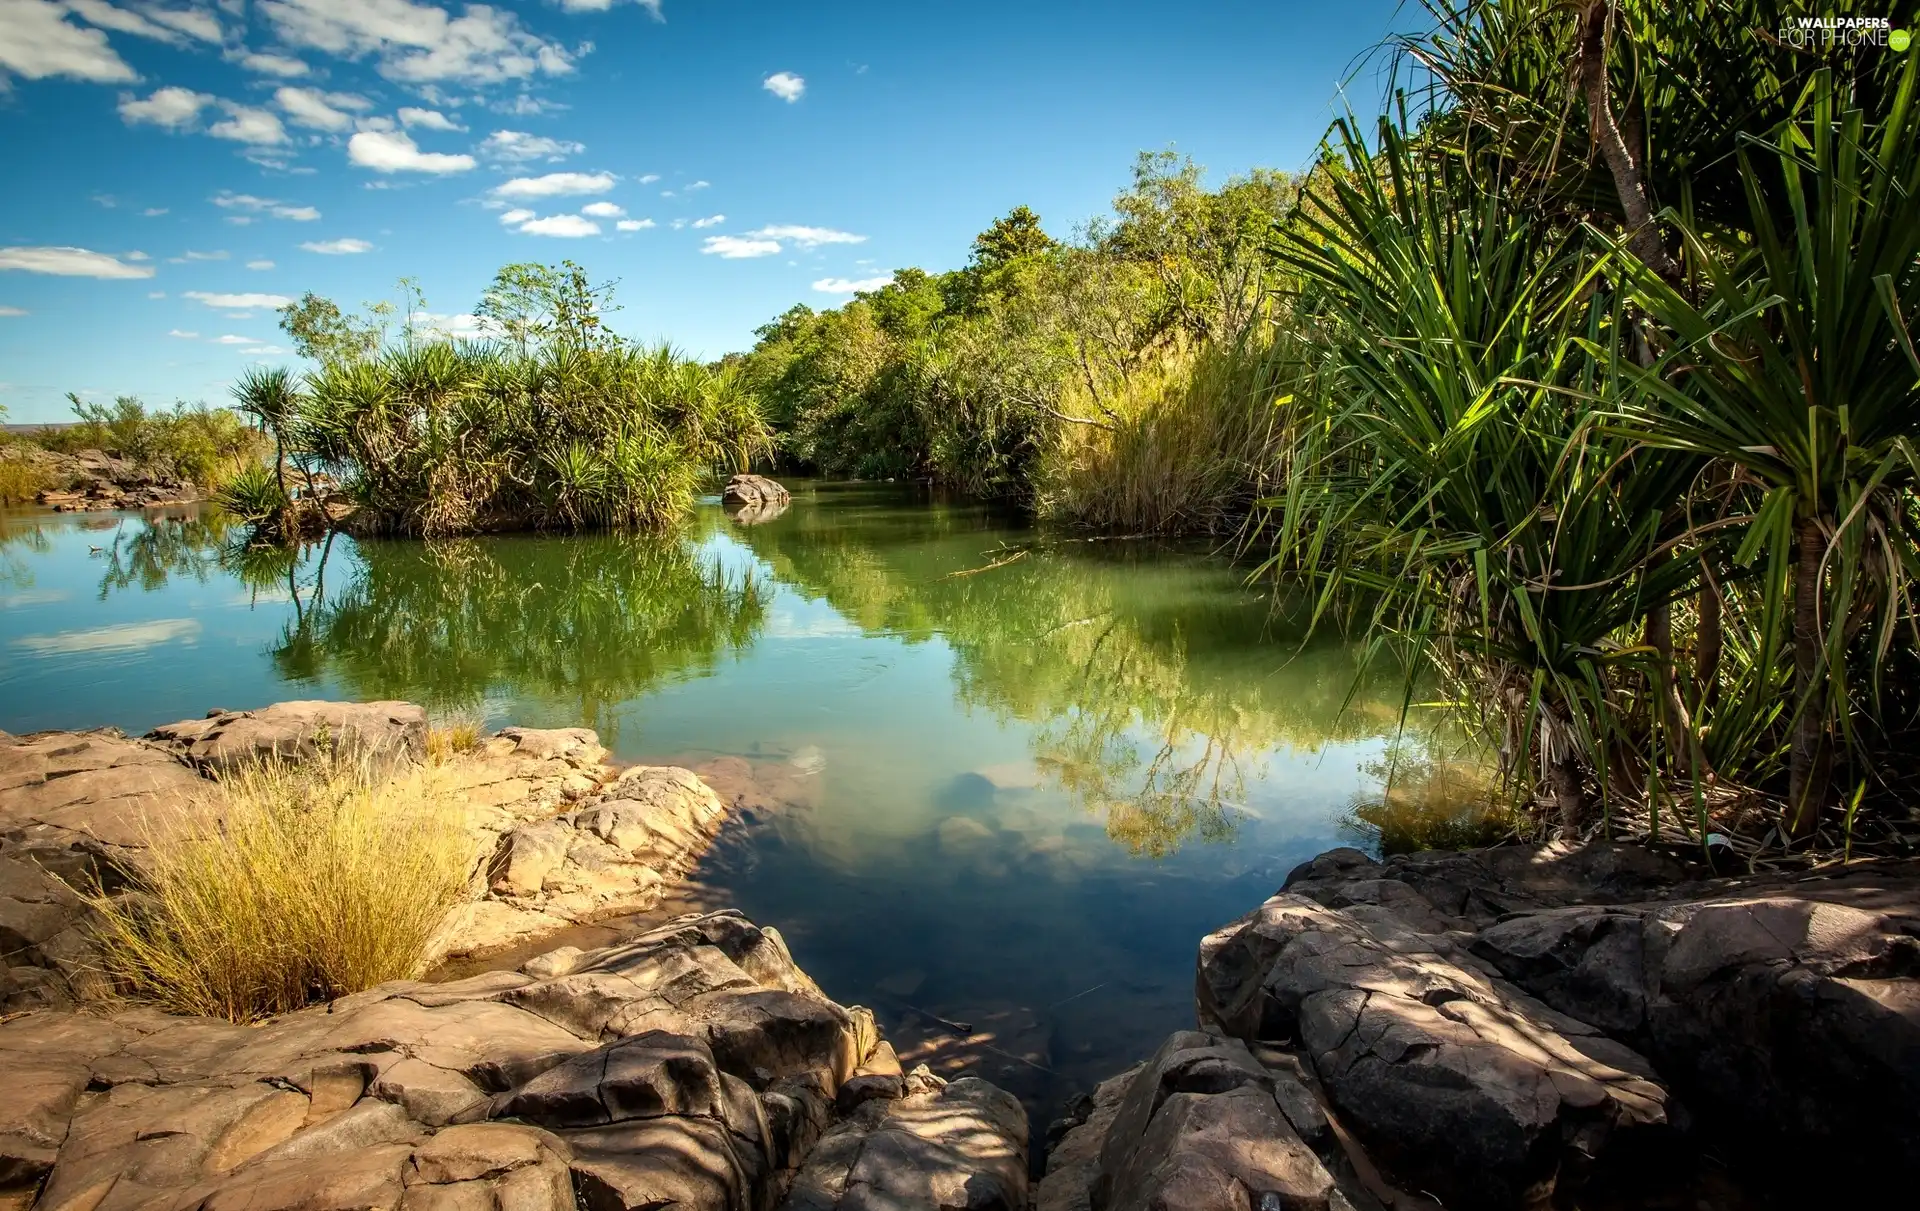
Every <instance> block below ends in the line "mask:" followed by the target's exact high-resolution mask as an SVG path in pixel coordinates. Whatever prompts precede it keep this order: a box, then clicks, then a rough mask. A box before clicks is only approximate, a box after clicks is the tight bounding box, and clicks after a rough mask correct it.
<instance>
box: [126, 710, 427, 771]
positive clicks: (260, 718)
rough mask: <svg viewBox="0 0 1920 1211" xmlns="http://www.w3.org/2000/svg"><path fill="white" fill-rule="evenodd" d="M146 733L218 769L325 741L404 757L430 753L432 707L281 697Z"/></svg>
mask: <svg viewBox="0 0 1920 1211" xmlns="http://www.w3.org/2000/svg"><path fill="white" fill-rule="evenodd" d="M147 739H149V740H151V741H153V742H155V743H157V744H160V745H164V746H165V747H167V748H169V749H171V750H172V751H173V752H175V753H177V754H178V755H179V756H180V757H182V758H183V759H185V760H187V761H189V762H192V763H193V764H194V765H196V766H199V767H200V768H202V769H206V770H209V771H212V772H215V773H219V772H223V771H226V770H231V769H233V768H235V767H236V766H239V765H244V764H247V763H249V762H256V761H263V760H269V759H278V760H282V761H306V760H310V759H312V758H313V756H314V755H315V754H316V753H318V752H319V751H320V749H321V747H322V746H331V747H332V748H333V749H334V750H335V751H337V752H339V753H342V754H344V755H347V756H350V757H354V758H363V759H366V760H369V761H373V762H376V763H386V764H398V763H404V762H407V761H417V760H419V758H420V757H421V756H422V755H424V754H425V752H426V747H427V712H426V710H425V709H424V708H422V707H419V706H416V705H414V704H413V703H411V702H325V701H318V700H314V701H300V702H276V703H274V704H273V705H272V706H266V707H261V708H260V709H259V710H252V711H215V712H213V713H211V714H209V715H208V716H207V717H206V718H204V719H183V720H181V721H180V722H178V723H168V724H163V725H161V726H160V727H157V728H155V729H153V731H151V732H148V733H147Z"/></svg>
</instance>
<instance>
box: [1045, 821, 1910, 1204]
mask: <svg viewBox="0 0 1920 1211" xmlns="http://www.w3.org/2000/svg"><path fill="white" fill-rule="evenodd" d="M1685 876H1686V871H1685V870H1683V869H1682V868H1681V867H1680V866H1679V865H1678V864H1676V863H1674V862H1672V861H1670V860H1667V859H1664V858H1661V857H1659V856H1657V855H1653V854H1649V853H1647V852H1646V851H1644V850H1639V849H1633V848H1629V847H1619V846H1607V845H1600V846H1591V847H1587V848H1584V849H1572V848H1564V847H1558V846H1549V847H1541V848H1528V847H1511V848H1502V849H1495V850H1487V851H1479V852H1473V853H1459V854H1419V855H1413V856H1411V857H1404V858H1396V859H1393V860H1391V861H1388V862H1385V863H1379V862H1375V861H1373V860H1371V859H1369V858H1367V857H1366V856H1365V855H1364V854H1361V853H1359V852H1358V851H1356V850H1350V849H1345V850H1334V851H1332V852H1330V853H1326V854H1322V855H1321V856H1320V857H1318V858H1316V859H1315V860H1314V861H1312V862H1310V863H1308V864H1306V865H1304V866H1302V867H1300V868H1299V869H1298V870H1296V871H1294V872H1293V874H1292V875H1290V876H1289V878H1288V880H1287V884H1286V887H1285V888H1283V889H1282V891H1281V892H1280V894H1278V895H1276V896H1274V897H1273V898H1272V899H1270V900H1268V901H1267V902H1266V903H1265V904H1263V905H1261V906H1260V907H1259V909H1257V910H1256V911H1255V912H1253V913H1251V914H1249V915H1248V916H1246V917H1243V918H1241V919H1240V920H1238V921H1235V922H1233V923H1232V924H1230V925H1228V926H1226V927H1224V928H1222V929H1220V930H1219V931H1217V932H1215V933H1214V934H1212V935H1210V936H1209V937H1207V938H1206V939H1205V940H1204V941H1203V942H1202V943H1201V946H1200V957H1199V965H1198V972H1197V978H1196V986H1195V992H1196V999H1197V1013H1198V1019H1199V1023H1200V1025H1201V1027H1202V1029H1203V1031H1204V1032H1205V1033H1202V1034H1190V1035H1175V1036H1173V1037H1172V1038H1171V1039H1169V1040H1168V1041H1167V1043H1166V1044H1165V1045H1163V1046H1162V1048H1161V1050H1160V1052H1159V1053H1158V1054H1156V1055H1155V1056H1154V1058H1153V1059H1152V1060H1150V1061H1149V1062H1148V1063H1147V1065H1146V1066H1145V1067H1144V1068H1143V1069H1142V1070H1140V1072H1139V1073H1137V1074H1134V1075H1130V1076H1126V1077H1123V1078H1116V1079H1115V1080H1114V1081H1110V1082H1108V1083H1107V1084H1105V1085H1103V1086H1101V1088H1100V1090H1099V1091H1098V1092H1097V1094H1096V1095H1095V1097H1094V1098H1093V1099H1091V1100H1090V1101H1088V1102H1086V1103H1084V1104H1083V1105H1082V1106H1081V1107H1079V1109H1078V1112H1077V1114H1076V1115H1075V1116H1073V1117H1072V1118H1071V1119H1070V1120H1069V1121H1068V1122H1065V1123H1062V1124H1060V1125H1059V1127H1061V1128H1063V1129H1064V1134H1063V1136H1062V1137H1061V1139H1060V1141H1059V1143H1058V1144H1057V1145H1056V1146H1055V1148H1054V1149H1053V1151H1052V1153H1051V1154H1050V1158H1049V1168H1048V1175H1047V1178H1046V1180H1045V1181H1044V1182H1043V1183H1042V1185H1041V1188H1040V1193H1039V1198H1038V1202H1037V1205H1038V1206H1039V1207H1040V1208H1043V1209H1045V1211H1066V1209H1068V1208H1073V1209H1076V1211H1077V1209H1078V1208H1083V1207H1084V1208H1089V1209H1093V1211H1098V1209H1099V1208H1105V1207H1120V1206H1127V1207H1132V1206H1136V1205H1138V1206H1165V1207H1173V1206H1179V1207H1185V1208H1192V1209H1194V1211H1211V1209H1213V1208H1222V1209H1224V1208H1245V1207H1249V1206H1252V1207H1259V1206H1262V1205H1264V1204H1263V1203H1262V1201H1261V1200H1262V1198H1263V1197H1265V1195H1266V1194H1267V1193H1269V1192H1273V1193H1275V1195H1276V1197H1278V1198H1279V1199H1280V1202H1279V1203H1278V1204H1276V1205H1279V1206H1283V1207H1292V1206H1296V1205H1298V1206H1318V1205H1321V1204H1320V1203H1318V1202H1316V1201H1314V1200H1315V1199H1318V1198H1320V1197H1321V1195H1320V1194H1318V1193H1316V1192H1315V1191H1316V1189H1317V1187H1314V1186H1312V1185H1311V1183H1308V1184H1307V1185H1304V1186H1303V1185H1302V1184H1301V1178H1300V1175H1301V1174H1302V1173H1307V1174H1311V1173H1312V1166H1311V1165H1308V1164H1306V1162H1305V1157H1304V1156H1303V1155H1302V1154H1301V1152H1300V1146H1301V1145H1305V1146H1306V1147H1307V1149H1308V1150H1309V1151H1310V1152H1311V1154H1312V1155H1314V1156H1315V1157H1317V1158H1318V1160H1319V1162H1320V1163H1321V1164H1322V1165H1323V1166H1324V1168H1325V1169H1326V1171H1327V1173H1328V1174H1329V1176H1330V1178H1331V1188H1330V1189H1329V1190H1328V1192H1327V1193H1326V1194H1325V1196H1324V1197H1325V1198H1326V1200H1327V1204H1326V1205H1330V1206H1339V1205H1341V1204H1342V1202H1343V1201H1350V1202H1352V1203H1353V1204H1355V1205H1368V1203H1369V1200H1370V1201H1371V1202H1372V1203H1373V1204H1376V1205H1389V1206H1397V1205H1407V1206H1412V1205H1419V1201H1418V1200H1417V1199H1414V1198H1413V1196H1411V1195H1409V1194H1406V1193H1404V1192H1405V1191H1427V1192H1431V1193H1432V1194H1433V1195H1435V1196H1437V1197H1439V1198H1440V1199H1441V1200H1442V1201H1443V1203H1444V1204H1445V1205H1446V1206H1448V1207H1459V1208H1478V1207H1485V1208H1521V1207H1532V1206H1543V1205H1545V1204H1546V1203H1547V1202H1548V1201H1549V1200H1559V1199H1563V1198H1566V1197H1572V1198H1576V1199H1577V1198H1579V1197H1581V1195H1580V1193H1579V1191H1580V1190H1581V1189H1583V1188H1585V1189H1593V1190H1599V1191H1605V1192H1608V1194H1609V1195H1610V1196H1611V1197H1615V1198H1622V1199H1624V1200H1625V1201H1626V1202H1627V1203H1628V1204H1632V1203H1633V1202H1635V1201H1636V1200H1638V1199H1640V1198H1643V1197H1644V1196H1645V1194H1646V1193H1647V1192H1648V1191H1650V1190H1659V1189H1662V1188H1663V1187H1670V1184H1671V1183H1673V1182H1676V1181H1680V1182H1684V1181H1685V1180H1687V1179H1686V1165H1687V1162H1688V1161H1689V1159H1690V1158H1692V1157H1694V1156H1696V1155H1697V1154H1698V1153H1699V1151H1700V1150H1701V1149H1702V1148H1703V1147H1707V1146H1709V1145H1711V1146H1712V1147H1713V1148H1715V1149H1716V1150H1719V1151H1720V1152H1721V1153H1722V1154H1723V1155H1729V1156H1732V1157H1735V1158H1737V1159H1738V1160H1739V1161H1740V1163H1741V1164H1742V1165H1743V1166H1744V1167H1746V1169H1747V1171H1749V1172H1758V1173H1760V1174H1763V1175H1765V1176H1764V1177H1763V1179H1762V1180H1763V1182H1764V1183H1765V1184H1768V1185H1776V1184H1779V1185H1782V1188H1783V1189H1784V1188H1786V1186H1785V1183H1790V1182H1791V1181H1793V1180H1799V1181H1803V1182H1807V1181H1811V1182H1816V1183H1818V1187H1819V1195H1820V1197H1821V1198H1823V1199H1825V1198H1831V1197H1834V1196H1835V1194H1836V1191H1838V1190H1851V1189H1853V1188H1854V1187H1857V1188H1858V1189H1859V1190H1860V1191H1862V1192H1865V1191H1868V1190H1872V1189H1875V1188H1884V1187H1885V1186H1886V1184H1887V1183H1888V1182H1891V1181H1892V1180H1893V1179H1894V1176H1895V1175H1896V1174H1900V1173H1906V1172H1911V1171H1913V1169H1914V1168H1915V1166H1917V1165H1920V863H1912V862H1904V863H1903V862H1894V863H1870V864H1862V865H1860V866H1857V867H1855V868H1853V869H1851V870H1846V869H1842V870H1839V871H1835V872H1828V873H1824V874H1820V875H1814V876H1798V877H1791V878H1789V877H1766V878H1748V879H1721V880H1713V881H1710V882H1689V881H1687V880H1686V877H1685ZM1263 1073H1264V1080H1263V1078H1262V1074H1263ZM1256 1091H1257V1092H1256ZM1228 1098H1234V1099H1238V1100H1237V1101H1236V1102H1235V1103H1233V1104H1232V1105H1229V1104H1228V1103H1227V1102H1226V1101H1225V1100H1223V1099H1228ZM1276 1110H1277V1113H1276ZM1227 1138H1231V1139H1233V1140H1235V1141H1238V1142H1237V1144H1236V1145H1235V1147H1233V1148H1224V1147H1222V1146H1221V1145H1219V1144H1218V1143H1216V1141H1217V1140H1220V1139H1227ZM1810 1154H1814V1155H1819V1156H1821V1157H1822V1158H1823V1161H1824V1162H1829V1163H1823V1164H1822V1165H1820V1166H1818V1167H1813V1168H1809V1167H1808V1166H1805V1165H1804V1164H1800V1163H1798V1162H1799V1161H1800V1159H1801V1158H1804V1157H1805V1156H1807V1155H1810ZM1255 1156H1260V1157H1267V1158H1270V1159H1269V1160H1268V1161H1265V1162H1263V1163H1261V1164H1253V1163H1252V1162H1251V1160H1250V1158H1252V1157H1255ZM1316 1180H1317V1179H1316ZM1156 1192H1162V1193H1156ZM1142 1198H1146V1199H1147V1200H1149V1201H1146V1202H1141V1201H1139V1200H1140V1199H1142ZM1155 1199H1157V1200H1158V1201H1157V1202H1156V1201H1152V1200H1155Z"/></svg>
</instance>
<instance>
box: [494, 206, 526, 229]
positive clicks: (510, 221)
mask: <svg viewBox="0 0 1920 1211" xmlns="http://www.w3.org/2000/svg"><path fill="white" fill-rule="evenodd" d="M532 217H533V212H532V211H531V210H522V209H520V208H519V207H515V208H514V209H512V210H509V211H507V213H505V214H503V215H501V216H500V221H501V222H502V223H505V224H507V225H508V226H510V227H511V226H517V225H519V224H521V223H524V222H526V221H527V220H528V219H530V218H532Z"/></svg>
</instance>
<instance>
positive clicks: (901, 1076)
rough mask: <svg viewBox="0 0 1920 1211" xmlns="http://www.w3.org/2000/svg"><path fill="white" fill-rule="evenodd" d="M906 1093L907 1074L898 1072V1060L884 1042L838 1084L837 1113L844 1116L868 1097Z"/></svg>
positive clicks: (888, 1044) (890, 1096)
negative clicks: (838, 1111) (838, 1107)
mask: <svg viewBox="0 0 1920 1211" xmlns="http://www.w3.org/2000/svg"><path fill="white" fill-rule="evenodd" d="M921 1067H922V1068H924V1067H926V1065H924V1064H922V1065H921ZM928 1075H931V1073H929V1074H928ZM905 1092H906V1074H905V1073H904V1072H902V1071H901V1070H900V1058H899V1057H898V1056H896V1055H894V1053H893V1044H892V1043H888V1042H886V1041H884V1040H883V1041H881V1042H879V1043H877V1044H875V1045H874V1048H873V1054H871V1055H869V1056H868V1057H867V1058H866V1060H865V1062H863V1063H862V1064H861V1065H860V1066H859V1067H858V1068H856V1069H854V1070H853V1075H851V1076H849V1077H848V1078H847V1079H846V1080H845V1081H843V1082H841V1085H840V1093H839V1105H840V1112H841V1113H842V1114H845V1113H847V1112H849V1111H851V1110H853V1109H854V1108H855V1107H856V1106H858V1105H859V1104H860V1103H862V1102H864V1101H867V1100H868V1099H870V1098H896V1097H899V1096H901V1095H902V1094H903V1093H905Z"/></svg>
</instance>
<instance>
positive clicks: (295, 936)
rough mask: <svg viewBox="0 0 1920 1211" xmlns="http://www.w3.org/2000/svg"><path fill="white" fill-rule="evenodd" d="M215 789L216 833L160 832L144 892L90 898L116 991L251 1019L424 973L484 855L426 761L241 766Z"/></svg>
mask: <svg viewBox="0 0 1920 1211" xmlns="http://www.w3.org/2000/svg"><path fill="white" fill-rule="evenodd" d="M217 794H218V796H219V801H218V809H219V811H218V816H217V818H218V819H219V820H220V821H221V823H220V825H219V827H218V828H215V829H209V830H207V831H203V832H189V833H185V834H181V835H177V836H160V837H156V838H154V840H153V843H152V844H151V846H150V849H149V854H150V857H151V862H150V864H149V866H148V868H147V869H146V870H145V871H143V872H142V873H141V874H140V875H139V876H138V878H137V879H136V884H135V890H136V891H137V892H138V893H139V894H137V895H132V896H127V895H119V896H104V895H103V896H98V897H96V898H95V899H94V903H93V907H94V908H95V909H96V910H97V912H98V914H99V928H98V930H97V931H96V935H95V936H96V937H97V939H98V940H99V943H100V946H101V952H102V955H103V958H104V961H105V967H106V973H107V975H108V976H109V977H110V978H111V979H113V980H114V981H115V983H116V985H117V986H118V987H120V988H121V989H123V990H124V991H126V992H129V993H132V994H134V995H137V996H139V997H141V998H142V999H145V1000H150V1001H152V1002H153V1003H155V1004H157V1005H160V1006H161V1007H163V1008H165V1009H167V1010H169V1011H171V1012H173V1013H187V1014H205V1015H208V1016H212V1017H223V1018H228V1019H230V1020H232V1021H235V1022H248V1021H253V1020H255V1019H257V1018H261V1017H265V1016H267V1015H269V1014H275V1013H285V1012H289V1011H291V1010H295V1009H299V1008H302V1007H304V1006H306V1005H309V1004H312V1003H314V1002H315V1001H320V1000H331V999H332V998H334V997H338V996H344V995H345V994H347V993H350V992H357V991H359V990H361V989H363V988H371V987H372V986H373V985H375V984H378V983H381V982H383V981H386V980H397V979H406V978H410V977H417V976H418V975H419V974H420V968H421V965H422V963H423V962H424V961H425V959H426V957H427V952H428V946H429V944H430V943H431V942H432V940H433V936H434V932H435V931H436V930H437V929H438V928H440V926H441V922H442V918H444V917H445V915H446V913H447V911H448V910H449V909H451V908H452V907H453V906H454V905H455V904H457V903H459V902H460V901H461V899H462V898H463V897H464V895H465V892H466V888H467V879H468V875H469V868H470V867H471V865H472V860H473V857H474V855H473V853H472V852H471V851H472V845H473V843H472V841H471V839H470V837H469V836H468V833H467V831H466V828H465V822H464V820H463V818H462V813H463V812H464V807H463V806H462V802H461V800H459V799H458V797H457V796H454V795H450V794H447V793H445V792H443V791H441V790H439V789H437V788H436V787H435V786H434V785H433V782H432V771H431V769H430V768H428V769H419V770H413V771H410V772H404V773H401V774H399V775H396V776H394V777H391V778H389V777H385V776H382V775H381V774H379V773H377V772H376V771H375V770H373V769H371V768H369V767H368V766H367V765H366V764H365V763H364V762H356V761H354V760H351V759H349V758H347V757H345V756H340V755H329V756H323V757H322V758H319V759H317V760H316V761H314V762H310V763H308V764H306V765H302V766H290V765H284V764H277V763H268V764H262V765H256V766H249V767H243V768H241V769H239V770H236V771H233V772H231V773H229V774H226V775H223V776H222V778H221V781H220V788H219V790H218V792H217Z"/></svg>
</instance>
